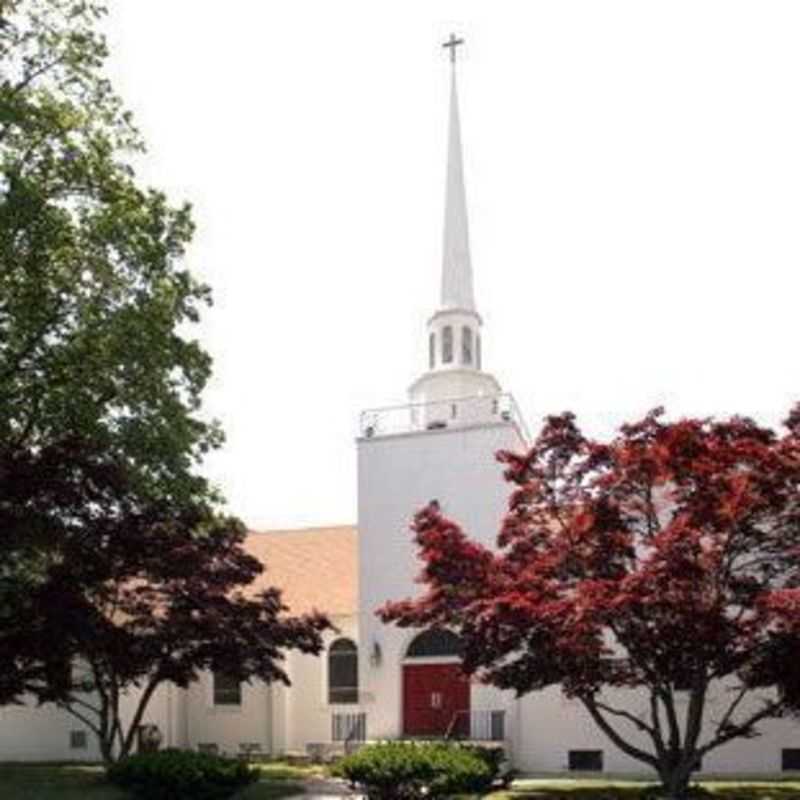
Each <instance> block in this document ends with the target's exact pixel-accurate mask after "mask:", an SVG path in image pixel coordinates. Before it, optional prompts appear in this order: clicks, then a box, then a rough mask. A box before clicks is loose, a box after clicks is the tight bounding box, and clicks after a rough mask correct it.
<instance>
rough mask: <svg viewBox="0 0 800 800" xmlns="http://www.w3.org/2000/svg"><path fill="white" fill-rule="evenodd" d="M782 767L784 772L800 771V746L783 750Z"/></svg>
mask: <svg viewBox="0 0 800 800" xmlns="http://www.w3.org/2000/svg"><path fill="white" fill-rule="evenodd" d="M781 769H782V770H783V771H784V772H800V747H785V748H784V749H783V750H781Z"/></svg>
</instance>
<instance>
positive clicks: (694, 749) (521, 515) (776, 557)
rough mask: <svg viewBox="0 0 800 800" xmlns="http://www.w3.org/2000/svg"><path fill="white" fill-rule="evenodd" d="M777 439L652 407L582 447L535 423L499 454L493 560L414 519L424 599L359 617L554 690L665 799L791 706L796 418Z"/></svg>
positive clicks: (486, 676) (798, 596)
mask: <svg viewBox="0 0 800 800" xmlns="http://www.w3.org/2000/svg"><path fill="white" fill-rule="evenodd" d="M785 426H786V431H785V432H784V433H782V434H780V435H779V434H777V433H776V432H774V431H772V430H770V429H767V428H764V427H760V426H758V425H757V424H756V423H755V422H753V421H752V420H750V419H745V418H740V417H734V418H732V419H730V420H727V421H715V420H713V419H685V420H681V421H678V422H673V423H668V422H665V421H664V420H663V417H662V410H661V409H656V410H655V411H653V412H651V413H650V414H648V415H647V416H646V417H645V418H644V419H642V420H641V421H639V422H637V423H635V424H630V425H625V426H623V427H622V428H621V429H620V432H619V434H618V435H617V436H616V437H615V438H613V439H612V440H611V441H608V442H598V441H593V440H591V439H589V438H587V437H586V436H585V435H584V434H583V433H582V432H581V431H580V429H579V428H578V426H577V425H576V422H575V418H574V416H573V415H572V414H569V413H567V414H563V415H561V416H555V417H550V418H548V419H547V420H546V423H545V425H544V427H543V429H542V432H541V434H540V435H539V437H538V439H537V440H536V442H535V444H534V445H533V447H532V448H531V449H530V451H529V452H528V453H527V454H525V455H520V454H514V453H510V452H501V453H499V454H498V458H499V460H500V461H501V462H503V463H504V464H505V465H506V473H505V477H506V479H507V480H509V481H510V482H512V483H513V484H514V486H515V488H514V489H513V491H512V493H511V496H510V500H509V512H508V515H507V516H506V518H505V520H504V522H503V524H502V528H501V531H500V534H499V537H498V540H497V545H498V546H497V549H496V550H492V549H488V548H486V547H483V546H482V545H480V544H477V543H475V542H473V541H470V540H469V539H468V538H467V536H466V535H465V534H464V533H463V532H462V531H461V530H460V529H459V527H458V526H457V525H456V524H455V523H454V522H451V521H449V520H448V519H446V518H445V517H444V516H443V515H442V514H441V512H440V509H439V507H438V505H437V504H435V503H432V504H431V505H429V506H428V507H427V508H425V509H423V510H422V511H420V512H419V513H418V514H417V515H416V517H415V520H414V525H413V530H414V531H415V532H416V542H417V544H418V547H419V555H420V558H421V560H422V562H423V564H424V567H423V570H422V573H421V575H420V577H419V581H420V582H421V583H422V584H423V585H424V587H425V590H424V592H423V594H422V595H421V596H420V597H418V598H417V599H414V600H404V601H401V602H393V603H389V604H387V605H386V606H385V607H384V608H382V609H380V611H379V612H378V613H379V615H380V616H381V618H382V619H383V620H384V621H387V622H395V623H397V624H399V625H401V626H429V625H441V626H448V627H450V628H451V629H453V630H455V631H456V632H458V633H459V634H460V636H461V637H462V639H463V644H464V669H465V670H466V671H467V672H468V673H471V674H476V675H477V676H479V678H480V679H481V680H483V681H485V682H487V683H489V684H491V685H494V686H496V687H500V688H505V689H513V690H515V691H516V693H517V694H518V695H523V694H526V693H528V692H532V691H535V690H538V689H543V688H544V687H547V686H551V685H560V686H561V689H562V691H563V692H564V693H565V695H566V696H568V697H570V698H573V699H576V700H578V701H580V703H582V705H583V706H584V707H585V709H586V711H587V712H588V714H589V715H590V716H591V718H592V719H593V720H594V722H595V723H596V724H597V726H598V727H599V728H600V730H602V731H603V733H605V735H606V736H607V737H608V738H609V739H610V740H611V741H612V742H613V743H614V744H615V745H616V746H617V747H618V748H619V749H620V750H622V751H623V752H624V753H627V754H628V755H629V756H631V757H632V758H634V759H637V760H638V761H640V762H642V763H643V764H645V765H647V766H648V767H649V768H652V769H653V770H655V771H656V772H657V774H658V776H659V778H660V780H661V781H662V784H663V787H664V790H665V792H666V793H667V794H668V795H669V796H671V797H681V796H683V795H685V793H686V791H687V787H688V784H689V778H690V775H691V773H692V771H693V770H694V769H695V768H696V766H697V764H698V763H699V761H700V759H701V758H702V757H703V756H704V755H705V754H706V753H709V752H710V751H712V750H714V749H716V748H718V747H721V746H723V745H724V744H725V743H726V742H729V741H731V740H732V739H736V738H739V737H750V736H754V735H757V733H758V725H759V723H761V722H763V721H764V720H766V719H769V718H775V717H780V716H783V715H785V714H787V713H789V712H791V711H792V710H794V709H795V708H796V707H797V706H798V705H799V704H800V676H798V671H797V670H796V669H793V668H792V667H791V665H796V664H797V663H798V660H800V406H798V408H796V409H795V410H794V411H793V412H792V414H791V415H790V417H789V419H788V420H787V421H786V423H785ZM678 692H682V693H683V697H684V698H685V702H683V701H681V702H677V703H676V697H677V695H678ZM712 696H713V697H715V698H716V699H717V704H716V705H715V706H714V709H713V712H712V710H710V707H709V698H710V697H712ZM620 698H622V699H620ZM643 699H644V700H645V702H642V700H643ZM631 701H635V702H631ZM720 702H721V704H720ZM643 708H645V709H647V710H646V711H642V709H643Z"/></svg>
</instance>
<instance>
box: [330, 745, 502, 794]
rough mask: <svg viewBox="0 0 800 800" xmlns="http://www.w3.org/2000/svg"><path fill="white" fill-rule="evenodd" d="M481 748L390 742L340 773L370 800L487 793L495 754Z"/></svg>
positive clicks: (350, 761)
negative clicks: (488, 753) (479, 751)
mask: <svg viewBox="0 0 800 800" xmlns="http://www.w3.org/2000/svg"><path fill="white" fill-rule="evenodd" d="M478 750H479V748H474V747H462V746H460V745H457V744H444V743H433V742H419V743H417V742H385V743H382V744H373V745H367V746H365V747H362V748H361V749H360V750H358V752H356V753H353V755H350V756H347V757H346V758H343V759H342V760H341V761H339V763H338V764H336V766H335V767H334V773H335V774H336V775H339V776H340V777H343V778H346V779H347V780H348V781H350V783H351V784H353V785H356V786H359V787H361V789H362V790H363V791H364V792H365V793H366V794H367V797H369V798H370V800H417V798H431V797H448V796H450V795H455V794H479V793H483V792H487V791H488V790H489V789H490V788H491V786H492V783H493V782H494V780H495V778H496V777H497V771H498V769H497V767H496V766H493V764H492V762H493V761H494V758H493V757H492V756H489V755H486V756H484V755H482V754H479V753H478Z"/></svg>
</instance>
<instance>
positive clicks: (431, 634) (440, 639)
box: [406, 628, 462, 658]
mask: <svg viewBox="0 0 800 800" xmlns="http://www.w3.org/2000/svg"><path fill="white" fill-rule="evenodd" d="M461 651H462V647H461V639H459V638H458V636H456V634H454V633H453V632H452V631H448V630H445V629H444V628H430V629H429V630H427V631H423V632H422V633H420V634H419V636H417V637H416V639H414V641H413V642H411V644H410V645H409V646H408V652H407V653H406V657H407V658H430V657H432V656H459V657H460V656H461Z"/></svg>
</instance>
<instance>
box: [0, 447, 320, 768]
mask: <svg viewBox="0 0 800 800" xmlns="http://www.w3.org/2000/svg"><path fill="white" fill-rule="evenodd" d="M0 530H1V531H2V532H3V536H2V537H1V538H0V554H2V557H3V562H4V563H5V564H6V565H13V566H14V569H5V570H0V703H2V702H13V701H14V700H16V699H18V698H19V697H20V696H21V695H22V694H23V693H30V694H32V695H33V696H34V697H36V698H37V699H38V700H39V701H40V702H53V703H56V704H58V705H61V706H63V707H64V708H66V709H67V710H68V711H69V712H70V713H72V714H73V715H75V716H76V717H78V718H80V719H81V720H83V721H84V722H85V723H86V724H87V725H88V726H89V727H90V728H92V730H94V731H95V733H96V734H97V736H98V738H99V739H100V743H101V749H102V753H103V756H104V758H106V759H107V760H111V759H112V758H114V757H115V755H116V756H119V755H124V754H125V753H127V752H128V751H129V750H130V748H131V746H132V744H133V742H134V736H135V733H136V727H137V725H138V723H139V722H140V720H141V717H142V714H143V713H144V711H145V709H146V706H147V703H148V701H149V699H150V697H151V696H152V693H153V692H154V691H155V690H156V688H157V687H158V686H160V685H161V684H162V683H164V682H165V681H171V682H173V683H175V684H177V685H178V686H186V685H187V684H188V683H190V682H191V681H192V680H194V679H196V678H197V677H198V675H199V674H200V672H201V671H202V670H207V669H213V670H220V671H223V672H225V673H227V674H229V675H231V676H233V677H236V678H238V679H240V680H241V681H248V680H250V679H253V678H258V679H261V680H263V681H265V682H268V683H269V682H273V681H281V682H284V683H288V677H287V675H286V672H285V670H284V668H283V663H284V654H285V651H286V650H290V649H296V650H300V651H301V652H305V653H312V654H317V653H319V652H320V651H321V649H322V638H321V632H322V631H324V630H326V629H328V628H330V627H331V624H330V622H329V621H328V620H327V619H326V618H325V617H324V616H323V615H321V614H310V615H305V616H300V617H293V616H290V615H289V610H288V609H287V608H286V606H284V604H283V603H282V601H281V595H280V592H279V591H278V590H277V589H274V588H273V589H268V590H266V591H263V592H261V593H258V594H255V593H250V594H248V593H247V589H248V586H249V585H250V584H251V583H252V582H253V580H254V579H255V578H256V576H257V575H259V574H260V573H261V572H262V571H263V569H264V566H263V565H262V564H261V563H260V562H259V561H258V560H257V559H255V558H253V557H252V556H250V555H249V554H248V553H247V552H245V550H244V548H243V547H242V543H243V541H244V537H245V534H246V531H245V529H244V526H243V525H242V523H241V522H239V521H238V520H236V519H233V518H225V517H220V516H218V515H217V514H216V513H214V510H213V509H212V508H211V507H209V506H208V504H207V503H206V502H205V501H204V500H202V499H197V500H190V501H181V502H179V501H177V500H175V499H174V498H171V497H157V496H153V495H152V494H151V493H146V492H143V491H142V490H141V486H140V485H139V483H138V481H137V479H136V477H135V473H134V472H133V471H132V470H131V469H129V467H128V465H127V463H126V461H125V460H124V459H121V458H115V457H114V456H113V455H111V454H109V453H108V452H107V451H106V449H105V448H102V447H99V446H97V445H93V444H91V443H88V442H85V441H81V440H78V439H74V440H65V441H63V442H61V443H59V444H57V445H51V446H48V447H45V448H42V449H39V450H36V451H34V450H19V449H2V448H0ZM133 687H138V688H139V689H141V694H140V695H139V699H138V700H137V705H136V707H135V710H134V715H133V718H132V720H130V721H129V722H128V724H127V726H126V727H125V729H124V730H123V727H122V726H123V722H122V718H121V716H120V698H121V697H122V695H123V693H124V692H126V691H128V690H130V689H132V688H133Z"/></svg>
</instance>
